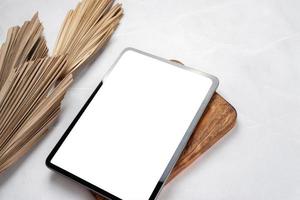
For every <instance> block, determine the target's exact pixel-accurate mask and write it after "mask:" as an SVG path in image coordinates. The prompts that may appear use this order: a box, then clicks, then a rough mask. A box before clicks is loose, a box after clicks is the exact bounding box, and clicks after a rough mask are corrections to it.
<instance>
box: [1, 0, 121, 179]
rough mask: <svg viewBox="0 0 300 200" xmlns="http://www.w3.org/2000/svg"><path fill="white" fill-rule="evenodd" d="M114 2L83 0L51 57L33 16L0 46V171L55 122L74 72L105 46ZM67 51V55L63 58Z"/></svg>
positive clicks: (116, 14) (115, 13)
mask: <svg viewBox="0 0 300 200" xmlns="http://www.w3.org/2000/svg"><path fill="white" fill-rule="evenodd" d="M112 4H113V1H112V0H99V1H98V0H83V1H82V2H80V3H79V4H78V6H77V7H76V9H75V10H71V11H70V12H69V13H68V15H67V17H66V19H65V22H64V24H63V27H62V29H61V32H60V35H59V37H58V40H57V45H56V48H55V49H54V56H53V57H46V56H47V53H48V49H47V47H46V42H45V39H44V37H43V35H42V31H43V27H42V25H41V23H40V22H39V19H38V15H37V14H35V15H34V17H33V18H32V19H31V20H30V21H26V22H25V23H24V24H23V26H22V27H12V28H11V29H9V31H8V34H7V39H6V41H5V42H4V44H3V45H2V46H1V49H0V173H1V172H3V171H4V170H5V169H7V168H8V167H10V166H11V165H12V164H13V163H15V162H16V161H17V160H18V159H19V158H21V157H22V156H23V155H24V154H25V153H26V152H28V151H29V150H30V149H31V148H32V147H33V145H34V144H36V143H37V142H38V141H39V140H40V139H41V138H42V136H43V135H44V134H45V133H46V132H47V130H48V129H49V127H50V126H51V125H52V124H53V123H54V122H55V119H57V117H58V114H59V112H60V106H61V101H62V100H63V97H64V95H65V93H66V91H67V89H68V88H69V86H70V84H71V82H72V74H73V72H74V71H75V70H77V69H78V68H79V67H82V66H83V63H85V62H86V61H87V60H89V58H91V57H92V56H94V55H95V53H97V51H99V50H100V49H102V48H103V46H104V44H105V43H106V42H107V41H108V40H109V38H110V37H111V35H112V33H113V32H114V30H115V29H116V27H117V25H118V24H119V21H120V19H121V17H122V9H121V5H119V4H117V5H115V6H113V5H112ZM66 55H68V56H66Z"/></svg>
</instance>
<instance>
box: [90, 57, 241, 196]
mask: <svg viewBox="0 0 300 200" xmlns="http://www.w3.org/2000/svg"><path fill="white" fill-rule="evenodd" d="M175 62H177V61H175ZM236 118H237V113H236V110H235V109H234V107H233V106H232V105H230V104H229V103H228V102H227V101H226V100H225V99H224V98H223V97H221V96H220V95H219V94H218V93H215V94H214V95H213V97H212V98H211V100H210V102H209V104H208V106H207V107H206V109H205V112H204V113H203V115H202V117H201V119H200V121H199V122H198V124H197V126H196V128H195V130H194V133H193V135H192V136H191V138H190V140H189V142H188V144H187V146H186V148H185V149H184V151H183V153H182V154H181V156H180V158H179V160H178V162H177V164H176V165H175V167H174V169H173V170H172V172H171V175H170V176H169V178H168V180H167V183H169V182H170V181H171V180H172V179H174V178H175V177H176V176H177V175H178V174H179V173H180V172H181V171H183V170H184V169H185V168H187V167H188V166H189V165H190V164H191V163H192V162H194V161H195V160H196V159H197V158H198V157H199V156H200V155H202V154H203V153H204V152H205V151H206V150H208V149H209V148H210V147H211V146H212V145H214V144H215V143H216V142H217V141H218V140H220V139H221V138H222V137H223V136H224V135H225V134H226V133H228V131H229V130H230V129H232V128H233V126H234V125H235V121H236ZM93 195H94V196H95V198H96V200H105V198H103V197H101V196H99V195H97V194H95V193H93Z"/></svg>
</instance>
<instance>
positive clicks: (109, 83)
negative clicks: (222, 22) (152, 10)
mask: <svg viewBox="0 0 300 200" xmlns="http://www.w3.org/2000/svg"><path fill="white" fill-rule="evenodd" d="M217 85H218V80H217V78H215V77H214V76H212V75H209V74H206V73H203V72H200V71H197V70H195V69H192V68H189V67H186V66H182V65H179V64H175V63H173V62H170V61H168V60H165V59H162V58H159V57H157V56H154V55H150V54H148V53H145V52H142V51H139V50H136V49H133V48H127V49H125V50H124V51H123V52H122V53H121V55H120V57H119V58H118V59H117V61H116V62H115V64H114V65H113V66H112V68H111V70H109V72H108V73H107V74H106V75H105V78H104V79H103V80H102V81H101V83H99V85H98V86H97V88H96V89H95V90H94V92H93V93H92V95H91V96H90V97H89V99H88V101H87V102H86V103H85V105H84V106H83V107H82V109H81V110H80V112H79V113H78V115H77V116H76V118H75V119H74V121H73V122H72V123H71V125H70V126H69V128H68V129H67V131H66V132H65V133H64V135H63V136H62V138H61V139H60V140H59V142H58V143H57V144H56V146H55V147H54V149H53V150H52V152H51V153H50V155H49V156H48V158H47V159H46V165H47V166H48V167H49V168H51V169H53V170H55V171H57V172H59V173H61V174H63V175H65V176H67V177H69V178H71V179H73V180H75V181H77V182H79V183H80V184H82V185H84V186H86V187H87V188H89V189H91V190H93V191H95V192H97V193H99V194H100V195H102V196H103V197H106V198H107V199H124V200H148V199H149V200H154V199H156V198H157V196H158V194H159V192H160V191H161V188H162V186H163V185H164V183H165V181H166V179H167V178H168V176H169V174H170V172H171V170H172V168H173V167H174V165H175V163H176V161H177V160H178V158H179V156H180V154H181V153H182V151H183V149H184V147H185V145H186V144H187V142H188V140H189V138H190V136H191V134H192V132H193V130H194V128H195V126H196V124H197V122H198V121H199V119H200V117H201V115H202V113H203V111H204V109H205V107H206V105H207V104H208V102H209V100H210V98H211V97H212V95H213V93H214V91H215V90H216V88H217Z"/></svg>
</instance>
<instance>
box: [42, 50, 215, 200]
mask: <svg viewBox="0 0 300 200" xmlns="http://www.w3.org/2000/svg"><path fill="white" fill-rule="evenodd" d="M126 51H135V52H137V53H140V54H143V55H146V56H150V57H152V58H155V59H158V60H160V61H163V62H166V63H169V64H171V65H174V66H176V67H180V68H183V69H186V70H189V71H193V72H195V73H199V74H201V75H203V76H206V77H208V78H210V79H211V80H212V85H211V88H210V90H209V91H208V93H207V95H206V97H205V99H204V101H203V102H202V104H201V105H200V108H199V109H198V111H197V113H196V115H195V117H194V119H193V120H192V122H191V124H190V126H189V128H188V129H187V131H186V133H185V135H184V137H183V139H182V140H181V142H180V144H179V145H178V147H177V149H176V151H175V153H174V155H173V156H172V158H171V159H170V161H169V163H168V165H167V167H166V169H165V170H164V172H163V174H162V176H161V178H160V180H158V182H157V184H156V186H155V188H154V190H153V192H152V194H151V196H150V197H149V200H155V199H156V197H157V196H158V194H159V193H160V191H161V189H162V187H163V185H164V184H165V182H166V180H167V178H168V176H169V175H170V173H171V171H172V169H173V168H174V166H175V164H176V162H177V160H178V159H179V157H180V155H181V153H182V151H183V150H184V148H185V146H186V144H187V142H188V140H189V138H190V136H191V135H192V133H193V130H194V129H195V127H196V125H197V123H198V121H199V120H200V118H201V116H202V114H203V112H204V110H205V108H206V106H207V104H208V102H209V101H210V99H211V97H212V95H213V94H214V92H215V90H216V88H217V87H218V84H219V81H218V79H217V78H216V77H214V76H212V75H210V74H206V73H204V72H201V71H198V70H195V69H193V68H190V67H186V66H184V65H181V64H177V63H174V62H172V61H169V60H166V59H163V58H160V57H157V56H154V55H152V54H149V53H145V52H142V51H140V50H137V49H134V48H126V49H125V50H123V52H122V53H121V54H120V56H119V57H118V59H117V60H116V62H115V63H114V65H113V66H112V68H111V69H113V68H114V66H115V65H116V63H117V62H118V61H119V59H120V58H121V57H122V55H123V54H124V53H125V52H126ZM102 84H103V81H101V82H100V83H99V84H98V86H97V87H96V89H95V90H94V91H93V93H92V94H91V96H90V97H89V98H88V100H87V102H86V103H85V104H84V106H83V107H82V108H81V109H80V111H79V113H78V114H77V116H76V117H75V119H74V120H73V121H72V123H71V124H70V126H69V127H68V129H67V130H66V131H65V133H64V134H63V136H62V137H61V138H60V140H59V141H58V143H57V144H56V145H55V147H54V148H53V149H52V151H51V152H50V154H49V155H48V157H47V159H46V166H47V167H48V168H50V169H52V170H55V171H57V172H58V173H60V174H62V175H64V176H66V177H68V178H71V179H73V180H75V181H76V182H78V183H80V184H81V185H83V186H85V187H87V188H88V189H90V190H92V191H94V192H96V193H98V194H99V195H101V196H103V197H105V198H108V199H113V200H120V198H119V197H117V196H115V195H113V194H111V193H109V192H108V191H105V190H103V189H101V188H99V187H97V186H96V185H94V184H92V183H90V182H87V181H85V180H84V179H82V178H80V177H78V176H76V175H75V174H72V173H70V172H68V171H66V170H64V169H62V168H60V167H59V166H57V165H55V164H53V163H51V160H52V158H53V157H54V155H55V153H56V152H57V151H58V149H59V148H60V146H61V145H62V144H63V142H64V141H65V139H66V138H67V136H68V135H69V133H70V132H71V130H72V129H73V127H74V126H75V124H76V123H77V121H78V120H79V119H80V117H81V115H82V114H83V112H84V111H85V109H86V108H87V107H88V105H89V104H90V102H91V101H92V100H93V98H94V97H95V95H96V94H97V92H98V91H99V89H100V88H101V86H102Z"/></svg>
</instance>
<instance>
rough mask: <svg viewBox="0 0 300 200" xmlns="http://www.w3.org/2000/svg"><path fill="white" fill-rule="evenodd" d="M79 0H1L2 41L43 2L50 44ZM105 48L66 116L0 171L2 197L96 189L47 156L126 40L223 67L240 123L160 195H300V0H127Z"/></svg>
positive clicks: (74, 197)
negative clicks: (57, 170)
mask: <svg viewBox="0 0 300 200" xmlns="http://www.w3.org/2000/svg"><path fill="white" fill-rule="evenodd" d="M76 3H77V0H51V1H50V0H1V1H0V41H1V42H3V41H4V39H5V35H6V31H7V29H8V27H10V26H11V25H18V24H21V23H23V21H24V20H26V19H29V18H31V16H32V15H33V13H34V12H35V11H39V13H40V18H41V21H42V22H43V24H44V26H45V36H46V39H47V42H48V46H49V48H50V49H52V48H53V45H54V42H55V38H56V35H57V34H58V31H59V27H60V24H61V23H62V21H63V18H64V16H65V14H66V12H67V10H69V9H70V8H73V7H74V6H75V5H76ZM122 3H123V6H124V9H125V16H124V18H123V20H122V23H121V25H120V27H119V29H118V30H117V32H116V33H115V34H114V36H113V38H112V39H111V41H110V43H109V44H108V46H107V48H106V49H105V51H104V52H103V53H102V54H101V55H100V57H99V58H98V59H97V60H96V61H95V62H94V63H93V64H92V65H91V66H90V67H89V68H88V69H86V70H83V71H82V73H81V74H80V75H79V76H78V77H77V78H76V81H75V84H74V85H73V87H72V88H71V90H70V92H69V93H68V95H67V97H66V99H65V100H64V104H63V112H62V114H61V117H60V120H59V122H58V123H56V125H55V126H54V127H53V129H52V130H51V131H50V132H49V134H48V135H47V136H46V137H45V138H44V140H43V141H42V142H40V143H39V144H38V145H37V146H36V148H34V149H33V151H32V152H31V153H30V154H29V155H28V156H26V157H25V158H23V159H22V160H21V161H19V162H18V163H17V165H15V166H14V167H12V168H10V169H9V170H7V171H6V172H5V173H4V174H2V175H1V176H0V199H1V200H2V199H3V200H11V199H12V200H23V199H24V200H53V199H62V200H69V199H70V200H79V199H80V200H83V199H87V200H90V199H93V198H92V196H91V195H90V194H89V192H87V190H86V189H84V188H82V187H81V186H79V185H77V184H76V183H73V182H72V181H70V180H68V179H66V178H64V177H62V176H59V175H57V174H54V173H53V172H51V171H49V170H48V169H47V168H46V167H45V165H44V160H45V158H46V156H47V155H48V153H49V151H50V150H51V149H52V148H53V146H54V144H56V142H57V141H58V139H59V138H60V137H61V135H62V134H63V132H64V131H65V129H66V128H67V127H68V125H69V124H70V122H71V120H72V119H73V117H74V116H75V115H76V113H77V112H78V110H79V109H80V107H81V106H82V104H83V103H84V102H85V100H86V99H87V97H88V96H89V94H90V93H91V91H92V90H93V88H94V87H95V86H96V85H97V83H98V82H99V81H100V80H101V78H102V76H103V74H104V73H105V72H106V71H107V69H108V68H109V67H110V66H111V64H112V63H113V61H114V60H115V59H116V57H117V56H118V55H119V53H120V52H121V51H122V50H123V49H124V48H125V47H127V46H132V47H136V48H139V49H141V50H144V51H148V52H150V53H153V54H157V55H159V56H162V57H165V58H176V59H178V60H181V61H183V62H184V63H185V64H186V65H188V66H193V67H196V68H199V69H201V70H203V71H207V72H209V73H212V74H214V75H216V76H218V77H219V79H220V86H219V89H218V92H219V93H220V94H221V95H223V96H224V97H225V98H226V99H227V100H229V101H230V103H232V104H233V105H234V106H235V108H236V109H237V111H238V122H237V126H236V127H235V128H234V130H233V131H231V133H230V134H229V135H228V136H226V137H225V138H224V139H223V140H222V141H221V142H219V143H218V144H217V145H216V146H214V147H213V148H212V149H210V150H209V151H208V152H207V153H206V154H205V155H204V156H202V157H201V158H200V159H199V160H198V161H196V162H195V163H194V164H193V165H192V166H191V167H190V168H189V169H188V170H186V171H184V173H182V174H180V176H179V177H177V178H176V179H175V180H174V181H173V182H172V183H171V184H170V185H168V186H167V187H166V188H165V189H164V191H163V192H162V194H161V196H160V199H166V200H182V199H191V200H198V199H205V200H220V199H221V200H222V199H226V200H227V199H229V200H239V199H244V200H253V199H256V200H263V199H272V200H282V199H285V200H297V199H299V197H300V115H299V114H300V66H299V65H300V33H299V31H300V12H299V10H300V2H299V1H298V0H189V1H184V0H177V1H175V0H173V1H171V0H165V1H160V0H151V1H150V0H148V1H145V0H143V1H141V0H128V1H122Z"/></svg>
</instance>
